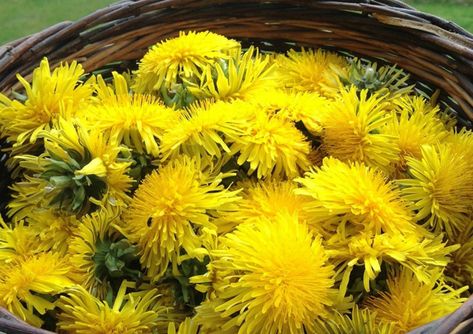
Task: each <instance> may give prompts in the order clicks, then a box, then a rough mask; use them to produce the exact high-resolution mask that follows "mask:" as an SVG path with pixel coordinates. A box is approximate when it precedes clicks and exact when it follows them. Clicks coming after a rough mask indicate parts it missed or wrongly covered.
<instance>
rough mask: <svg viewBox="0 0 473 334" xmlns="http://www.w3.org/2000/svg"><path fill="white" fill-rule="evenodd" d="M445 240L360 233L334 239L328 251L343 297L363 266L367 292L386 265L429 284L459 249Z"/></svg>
mask: <svg viewBox="0 0 473 334" xmlns="http://www.w3.org/2000/svg"><path fill="white" fill-rule="evenodd" d="M419 234H420V233H419ZM442 238H443V235H439V236H438V237H435V238H429V237H423V236H421V235H415V234H410V235H403V234H401V233H383V234H376V235H371V234H367V233H360V234H357V235H355V236H352V237H350V238H345V237H343V236H340V235H337V234H336V235H334V236H333V237H332V238H331V239H330V240H328V241H327V245H326V247H327V253H328V254H329V256H330V258H331V259H332V263H334V264H335V266H336V268H337V273H339V274H340V277H339V278H341V285H340V290H339V293H340V295H345V293H346V290H347V285H348V283H349V279H350V274H351V272H352V270H353V268H354V267H355V266H363V269H364V273H363V287H364V289H365V291H370V282H371V281H373V280H375V279H376V277H377V276H378V274H379V273H380V272H381V265H382V263H383V262H387V263H390V264H398V265H401V266H402V267H405V268H407V269H409V270H410V271H411V272H413V273H414V274H415V275H416V277H417V279H418V280H420V281H422V282H429V280H430V279H431V275H430V272H429V270H430V269H433V268H444V267H445V266H446V265H447V264H448V262H449V261H450V260H449V258H448V255H449V254H450V253H452V252H453V251H455V250H456V249H458V246H447V245H446V243H445V242H442Z"/></svg>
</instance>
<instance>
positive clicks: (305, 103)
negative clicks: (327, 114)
mask: <svg viewBox="0 0 473 334" xmlns="http://www.w3.org/2000/svg"><path fill="white" fill-rule="evenodd" d="M249 102H251V103H254V104H256V105H257V106H258V107H259V108H263V109H264V110H266V111H267V112H268V113H270V114H273V115H276V114H278V115H279V116H281V117H284V118H286V119H288V120H290V121H292V122H301V123H302V124H303V125H304V127H305V128H306V129H307V130H308V131H309V132H310V133H311V134H312V135H319V134H320V133H321V132H322V126H321V117H322V114H323V113H324V111H325V110H327V109H328V108H329V107H328V106H329V104H330V103H331V101H330V100H327V99H326V98H324V97H322V96H320V95H319V94H317V93H313V92H298V91H287V90H283V89H272V90H268V91H262V92H261V93H259V94H258V95H256V96H254V97H253V98H250V99H249Z"/></svg>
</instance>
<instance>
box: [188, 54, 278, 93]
mask: <svg viewBox="0 0 473 334" xmlns="http://www.w3.org/2000/svg"><path fill="white" fill-rule="evenodd" d="M272 72H273V65H272V63H271V61H270V57H269V56H268V55H262V54H260V53H259V51H258V49H255V48H254V47H250V48H249V49H248V50H247V51H245V52H244V53H243V54H241V53H239V54H238V55H237V56H236V57H233V58H230V59H228V60H226V61H224V62H219V63H215V64H213V65H208V66H207V67H206V68H205V69H204V72H203V73H202V76H201V78H200V84H191V85H189V87H188V89H189V91H190V92H191V93H192V95H193V96H195V97H196V98H197V99H200V100H201V99H208V98H213V99H216V100H229V99H248V98H251V97H252V96H255V95H258V94H260V92H261V91H264V90H267V89H270V88H272V87H275V86H276V83H275V80H274V77H273V75H272Z"/></svg>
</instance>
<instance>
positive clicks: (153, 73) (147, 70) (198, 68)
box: [133, 31, 240, 93]
mask: <svg viewBox="0 0 473 334" xmlns="http://www.w3.org/2000/svg"><path fill="white" fill-rule="evenodd" d="M239 47H240V45H239V43H238V42H237V41H235V40H231V39H228V38H226V37H224V36H221V35H218V34H215V33H212V32H209V31H204V32H193V31H189V32H188V33H187V34H186V33H184V32H180V33H179V37H176V38H171V39H168V40H165V41H163V42H160V43H158V44H156V45H154V46H153V47H151V49H150V50H149V51H148V52H147V53H146V54H145V55H144V57H143V58H142V59H141V61H140V63H139V67H138V70H137V71H136V72H135V76H136V77H135V80H136V82H135V84H134V86H133V89H134V90H135V91H137V92H139V93H152V92H154V91H159V90H160V89H161V87H162V86H165V87H166V88H169V87H171V86H172V84H174V83H177V82H180V81H182V80H183V79H189V78H191V77H192V76H197V75H199V74H200V73H202V71H203V70H204V68H205V67H206V66H207V65H212V64H214V63H216V62H217V61H219V60H224V59H228V58H229V57H230V54H232V53H234V52H235V50H238V49H239Z"/></svg>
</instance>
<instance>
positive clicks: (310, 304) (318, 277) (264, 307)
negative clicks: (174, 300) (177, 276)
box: [191, 216, 334, 333]
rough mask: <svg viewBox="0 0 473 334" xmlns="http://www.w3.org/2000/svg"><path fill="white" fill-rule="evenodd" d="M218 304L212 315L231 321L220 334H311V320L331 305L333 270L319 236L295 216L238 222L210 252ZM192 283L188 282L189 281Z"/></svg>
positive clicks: (323, 314) (324, 312)
mask: <svg viewBox="0 0 473 334" xmlns="http://www.w3.org/2000/svg"><path fill="white" fill-rule="evenodd" d="M211 256H212V258H213V260H212V261H211V265H212V267H213V268H214V270H216V271H217V273H218V274H217V275H218V277H221V279H219V280H217V281H216V282H214V284H213V288H214V291H215V296H216V298H217V299H218V300H219V301H220V302H219V304H218V306H216V307H215V312H218V313H220V315H221V317H222V318H225V317H231V318H230V319H229V320H228V321H227V322H226V323H225V324H223V325H222V327H221V328H222V331H225V330H229V329H230V328H232V327H234V326H236V327H239V330H238V332H239V333H305V332H313V325H314V319H315V318H316V317H324V316H326V315H327V314H326V313H327V306H329V305H331V304H332V303H333V301H332V300H331V294H332V293H333V291H332V289H331V288H332V286H333V284H334V281H333V279H332V275H333V274H334V272H333V267H332V266H331V265H328V264H327V257H326V256H325V253H324V249H323V247H322V244H321V239H320V238H315V239H314V238H313V236H312V235H311V233H309V232H308V229H307V227H306V226H305V225H304V224H301V223H299V222H298V220H297V218H294V217H290V216H279V217H278V218H277V219H276V220H274V221H270V220H267V219H265V218H261V219H260V221H259V222H258V224H255V225H251V224H243V225H239V226H238V227H237V229H236V230H235V231H234V232H232V233H228V234H226V235H225V236H224V237H222V239H221V240H220V246H219V248H218V249H217V250H214V251H212V252H211ZM191 281H192V279H191Z"/></svg>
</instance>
